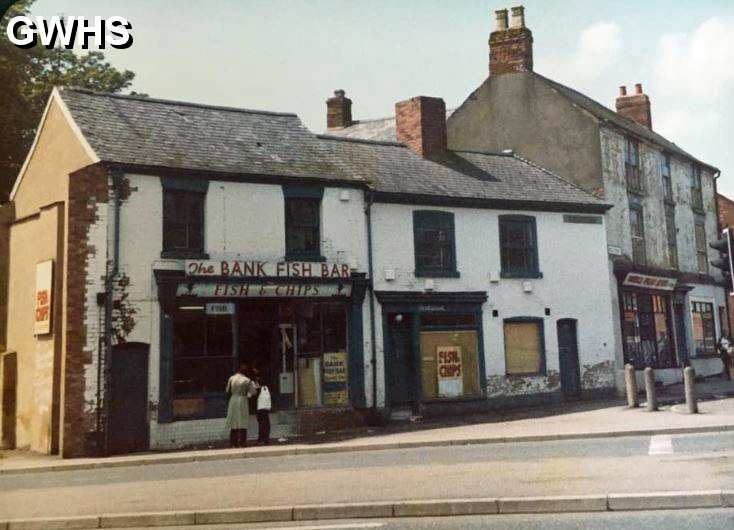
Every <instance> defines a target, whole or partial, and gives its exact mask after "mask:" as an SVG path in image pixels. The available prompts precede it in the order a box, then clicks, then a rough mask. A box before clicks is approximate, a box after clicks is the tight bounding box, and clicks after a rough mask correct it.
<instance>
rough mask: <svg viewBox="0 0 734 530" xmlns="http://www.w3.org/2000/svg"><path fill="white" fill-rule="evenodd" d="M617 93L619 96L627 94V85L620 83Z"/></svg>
mask: <svg viewBox="0 0 734 530" xmlns="http://www.w3.org/2000/svg"><path fill="white" fill-rule="evenodd" d="M619 95H620V96H626V95H627V87H626V86H624V85H622V86H621V87H619Z"/></svg>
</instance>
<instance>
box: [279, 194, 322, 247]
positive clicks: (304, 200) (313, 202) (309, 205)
mask: <svg viewBox="0 0 734 530" xmlns="http://www.w3.org/2000/svg"><path fill="white" fill-rule="evenodd" d="M283 194H284V197H285V253H286V259H287V260H292V261H299V260H302V261H322V260H323V257H322V256H321V197H322V196H323V188H311V187H306V186H285V187H284V188H283Z"/></svg>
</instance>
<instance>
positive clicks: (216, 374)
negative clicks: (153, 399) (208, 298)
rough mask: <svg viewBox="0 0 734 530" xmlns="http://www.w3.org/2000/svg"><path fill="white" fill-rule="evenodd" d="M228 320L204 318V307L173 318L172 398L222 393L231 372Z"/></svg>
mask: <svg viewBox="0 0 734 530" xmlns="http://www.w3.org/2000/svg"><path fill="white" fill-rule="evenodd" d="M232 354H233V339H232V317H231V316H230V315H207V314H206V313H205V311H204V306H188V307H182V308H180V309H179V310H178V311H177V312H176V313H175V314H174V317H173V392H174V397H180V396H192V395H200V394H207V393H219V394H221V393H222V392H223V391H224V387H225V385H226V383H227V378H228V377H229V376H230V375H232V369H233V365H232V364H233V356H232Z"/></svg>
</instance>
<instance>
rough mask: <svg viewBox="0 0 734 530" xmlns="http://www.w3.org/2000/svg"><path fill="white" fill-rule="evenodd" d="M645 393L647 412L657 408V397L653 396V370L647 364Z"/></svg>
mask: <svg viewBox="0 0 734 530" xmlns="http://www.w3.org/2000/svg"><path fill="white" fill-rule="evenodd" d="M645 393H646V394H647V408H646V410H647V411H648V412H652V411H655V410H658V398H657V397H656V396H655V372H653V370H652V368H650V367H649V366H648V367H647V368H645Z"/></svg>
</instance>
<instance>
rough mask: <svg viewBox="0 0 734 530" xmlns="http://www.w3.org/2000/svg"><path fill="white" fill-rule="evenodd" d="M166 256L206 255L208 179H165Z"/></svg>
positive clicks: (164, 247) (164, 240) (187, 256)
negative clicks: (205, 233)
mask: <svg viewBox="0 0 734 530" xmlns="http://www.w3.org/2000/svg"><path fill="white" fill-rule="evenodd" d="M162 182H163V253H162V256H163V257H167V258H181V259H183V258H189V257H202V256H203V254H204V203H205V201H206V188H207V184H208V183H207V181H203V182H198V181H193V180H191V181H189V180H183V179H164V180H163V181H162Z"/></svg>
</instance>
